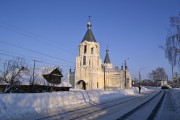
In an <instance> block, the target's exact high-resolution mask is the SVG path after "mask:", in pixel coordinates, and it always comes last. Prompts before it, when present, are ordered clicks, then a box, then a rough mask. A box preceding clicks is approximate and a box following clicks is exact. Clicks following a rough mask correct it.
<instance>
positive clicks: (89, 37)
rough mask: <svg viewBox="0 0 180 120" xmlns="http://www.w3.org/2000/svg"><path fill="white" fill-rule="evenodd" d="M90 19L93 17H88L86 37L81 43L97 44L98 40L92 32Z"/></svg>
mask: <svg viewBox="0 0 180 120" xmlns="http://www.w3.org/2000/svg"><path fill="white" fill-rule="evenodd" d="M90 18H91V16H89V17H88V19H89V21H88V23H87V32H86V34H85V35H84V38H83V39H82V41H81V43H82V42H84V41H85V40H86V41H88V42H96V39H95V37H94V35H93V33H92V30H91V27H92V24H91V19H90Z"/></svg>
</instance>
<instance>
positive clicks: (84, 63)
mask: <svg viewBox="0 0 180 120" xmlns="http://www.w3.org/2000/svg"><path fill="white" fill-rule="evenodd" d="M83 65H86V56H84V57H83Z"/></svg>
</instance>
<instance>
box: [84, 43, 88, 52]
mask: <svg viewBox="0 0 180 120" xmlns="http://www.w3.org/2000/svg"><path fill="white" fill-rule="evenodd" d="M86 52H87V45H84V54H86Z"/></svg>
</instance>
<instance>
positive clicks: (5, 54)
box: [0, 50, 71, 68]
mask: <svg viewBox="0 0 180 120" xmlns="http://www.w3.org/2000/svg"><path fill="white" fill-rule="evenodd" d="M0 51H1V50H0ZM0 54H1V55H4V56H9V57H19V58H23V59H28V60H30V61H33V60H34V59H32V58H24V57H20V56H15V55H9V54H7V53H1V52H0ZM41 63H45V64H49V65H53V66H64V67H68V68H70V67H71V66H70V65H65V64H63V65H62V63H60V64H59V63H57V64H54V63H50V62H47V61H44V60H43V61H41Z"/></svg>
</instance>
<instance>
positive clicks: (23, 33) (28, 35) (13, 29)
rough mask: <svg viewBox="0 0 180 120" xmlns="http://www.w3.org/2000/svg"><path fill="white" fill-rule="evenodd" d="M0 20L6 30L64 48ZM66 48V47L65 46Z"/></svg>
mask: <svg viewBox="0 0 180 120" xmlns="http://www.w3.org/2000/svg"><path fill="white" fill-rule="evenodd" d="M0 22H1V23H2V24H4V25H6V26H2V25H0V27H3V28H5V29H8V30H11V31H13V32H16V33H18V34H20V35H23V36H26V37H29V38H31V39H33V40H36V41H39V42H41V43H44V44H46V45H49V46H51V47H53V48H57V49H61V50H64V49H62V48H60V47H57V46H56V45H54V44H52V42H49V41H50V40H48V39H45V38H42V37H40V36H38V35H35V34H33V33H31V32H28V31H25V30H23V29H21V28H17V27H15V26H13V25H10V24H7V23H5V22H3V21H0ZM7 26H8V27H7ZM17 30H18V31H17ZM20 31H21V32H20ZM36 37H38V38H40V39H38V38H36ZM41 39H43V40H46V41H43V40H41ZM66 48H67V47H66ZM69 48H70V47H68V51H70V50H69ZM71 49H72V50H71V52H72V51H73V52H74V50H75V49H74V48H71Z"/></svg>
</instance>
